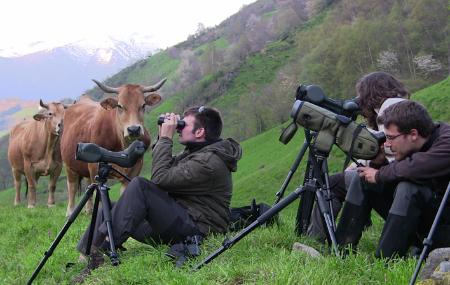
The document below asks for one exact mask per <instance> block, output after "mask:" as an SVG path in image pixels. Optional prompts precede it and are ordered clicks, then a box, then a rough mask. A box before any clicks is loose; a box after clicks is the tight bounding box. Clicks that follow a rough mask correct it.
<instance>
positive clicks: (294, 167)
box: [275, 139, 309, 204]
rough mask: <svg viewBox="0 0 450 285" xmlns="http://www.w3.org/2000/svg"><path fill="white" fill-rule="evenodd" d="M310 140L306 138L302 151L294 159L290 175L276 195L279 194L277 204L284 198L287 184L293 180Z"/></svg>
mask: <svg viewBox="0 0 450 285" xmlns="http://www.w3.org/2000/svg"><path fill="white" fill-rule="evenodd" d="M308 146H309V141H308V140H307V139H305V142H304V143H303V145H302V148H301V149H300V152H299V153H298V155H297V158H296V159H295V161H294V164H292V166H291V169H290V170H289V173H288V175H287V176H286V178H285V179H284V182H283V185H281V189H280V191H278V192H277V193H276V194H275V195H276V196H277V200H276V201H275V204H277V203H278V202H280V200H281V199H283V196H284V192H285V191H286V188H287V186H288V185H289V182H291V179H292V176H293V175H294V173H295V171H297V168H298V166H299V165H300V162H301V161H302V159H303V156H304V155H305V152H306V150H307V149H308Z"/></svg>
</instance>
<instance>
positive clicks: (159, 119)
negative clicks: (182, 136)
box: [158, 117, 186, 131]
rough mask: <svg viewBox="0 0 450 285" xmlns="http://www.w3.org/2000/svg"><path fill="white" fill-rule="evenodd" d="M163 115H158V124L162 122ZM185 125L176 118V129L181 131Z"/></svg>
mask: <svg viewBox="0 0 450 285" xmlns="http://www.w3.org/2000/svg"><path fill="white" fill-rule="evenodd" d="M164 119H165V118H164V117H159V118H158V125H160V126H161V125H162V123H164ZM185 126H186V122H185V121H183V120H178V121H177V130H179V131H181V130H182V129H184V127H185Z"/></svg>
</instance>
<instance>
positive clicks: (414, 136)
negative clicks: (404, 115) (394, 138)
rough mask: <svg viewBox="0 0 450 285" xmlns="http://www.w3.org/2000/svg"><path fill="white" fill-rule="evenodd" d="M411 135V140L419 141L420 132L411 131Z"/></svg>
mask: <svg viewBox="0 0 450 285" xmlns="http://www.w3.org/2000/svg"><path fill="white" fill-rule="evenodd" d="M409 135H410V136H411V138H412V139H413V140H417V139H418V138H419V136H420V135H419V131H418V130H417V129H411V130H410V131H409Z"/></svg>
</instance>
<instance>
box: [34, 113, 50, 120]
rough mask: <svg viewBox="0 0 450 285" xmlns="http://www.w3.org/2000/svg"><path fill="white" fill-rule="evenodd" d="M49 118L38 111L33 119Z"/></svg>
mask: <svg viewBox="0 0 450 285" xmlns="http://www.w3.org/2000/svg"><path fill="white" fill-rule="evenodd" d="M47 118H48V117H47V115H45V114H42V113H37V114H35V115H34V116H33V119H35V120H36V121H42V120H45V119H47Z"/></svg>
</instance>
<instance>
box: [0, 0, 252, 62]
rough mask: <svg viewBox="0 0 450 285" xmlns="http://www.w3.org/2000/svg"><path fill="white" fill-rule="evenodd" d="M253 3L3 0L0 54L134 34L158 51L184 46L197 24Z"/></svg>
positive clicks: (219, 18) (208, 23) (215, 21)
mask: <svg viewBox="0 0 450 285" xmlns="http://www.w3.org/2000/svg"><path fill="white" fill-rule="evenodd" d="M252 2H255V0H178V1H175V0H158V1H155V0H127V1H125V0H122V1H118V0H37V1H36V0H2V1H1V2H0V10H1V11H2V15H1V17H0V27H1V37H0V51H3V53H4V52H5V51H9V52H10V51H14V52H15V53H19V54H20V53H25V52H26V51H27V50H28V49H29V48H30V45H35V46H48V47H51V46H56V45H58V44H60V43H70V42H73V41H76V40H79V39H86V38H87V39H92V40H94V39H96V38H102V37H105V36H112V37H115V38H117V39H127V38H129V37H131V36H133V35H141V36H145V37H146V38H147V39H149V38H150V39H151V40H152V41H153V42H154V43H155V44H156V45H157V46H158V47H159V48H162V49H164V48H166V47H169V46H172V45H174V44H177V43H179V42H182V41H184V40H186V39H187V37H188V36H189V35H191V34H194V33H195V31H196V30H197V27H198V24H199V23H202V24H204V25H205V27H213V26H215V25H217V24H220V22H222V21H223V20H225V19H226V18H228V17H229V16H231V15H232V14H234V13H236V12H238V11H239V9H240V8H241V7H242V6H243V5H246V4H249V3H252Z"/></svg>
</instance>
